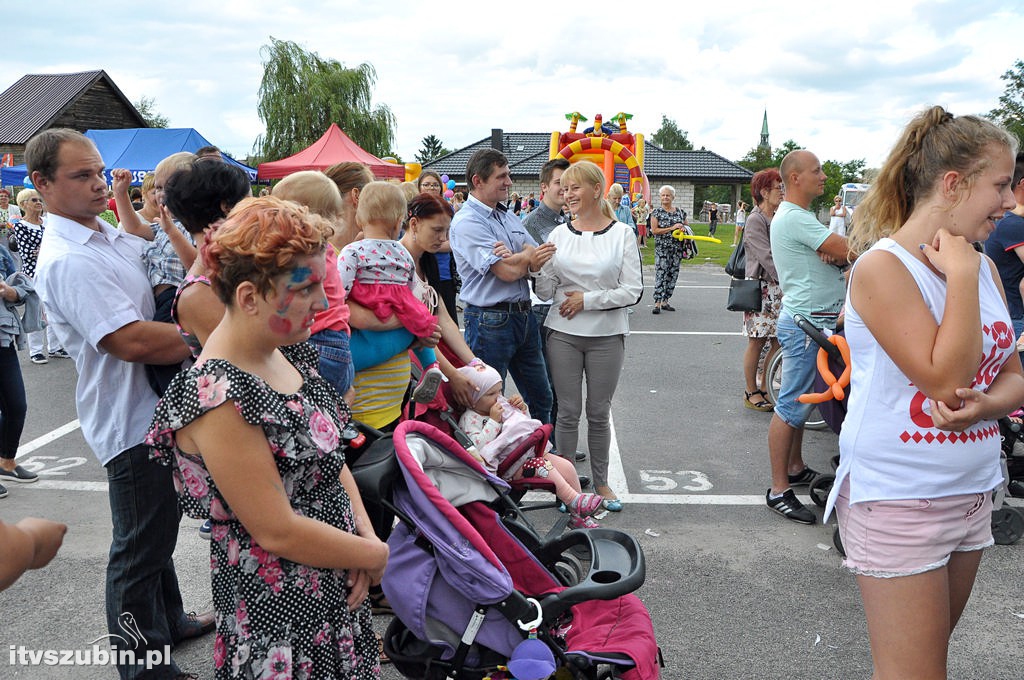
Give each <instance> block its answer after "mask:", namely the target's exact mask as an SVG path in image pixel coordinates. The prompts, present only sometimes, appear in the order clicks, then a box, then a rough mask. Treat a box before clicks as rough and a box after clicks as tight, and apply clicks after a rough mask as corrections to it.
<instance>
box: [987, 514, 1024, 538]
mask: <svg viewBox="0 0 1024 680" xmlns="http://www.w3.org/2000/svg"><path fill="white" fill-rule="evenodd" d="M1021 536H1024V514H1021V511H1020V510H1018V509H1017V508H1011V507H1010V506H1008V505H1004V506H1003V507H1001V508H997V509H996V510H993V511H992V537H993V538H994V539H995V541H996V543H998V544H999V545H1013V544H1014V543H1016V542H1017V541H1019V540H1020V538H1021Z"/></svg>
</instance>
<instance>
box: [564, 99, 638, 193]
mask: <svg viewBox="0 0 1024 680" xmlns="http://www.w3.org/2000/svg"><path fill="white" fill-rule="evenodd" d="M565 117H566V119H567V120H568V121H569V130H568V132H557V131H556V132H552V133H551V149H550V154H549V156H548V157H549V158H552V159H553V158H557V157H559V156H561V157H562V158H566V159H568V161H569V162H570V163H575V162H576V161H583V160H587V161H591V162H592V163H595V164H597V165H598V166H599V167H602V168H604V178H605V190H606V191H607V189H608V187H610V186H611V185H612V183H613V182H617V183H619V184H621V185H622V187H623V188H624V189H626V194H627V195H628V196H629V197H630V199H631V201H634V202H635V201H636V200H637V198H639V197H640V196H642V197H643V198H644V199H645V200H646V201H647V202H648V203H650V201H651V189H650V186H649V184H648V182H647V176H646V175H644V170H643V168H644V136H643V135H641V134H634V133H632V132H630V131H629V130H628V129H627V127H626V121H628V120H629V119H630V118H632V117H633V116H632V114H629V113H623V112H619V113H617V114H615V116H614V117H612V123H604V122H603V120H602V117H601V114H600V113H599V114H597V115H596V116H594V126H593V127H590V128H587V129H586V130H584V131H583V132H576V128H577V127H578V126H579V123H580V121H583V122H586V121H587V119H586V118H584V117H583V116H582V115H580V113H579V112H578V111H574V112H573V113H567V114H565ZM613 123H618V125H617V126H616V125H614V124H613Z"/></svg>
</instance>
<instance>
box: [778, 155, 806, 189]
mask: <svg viewBox="0 0 1024 680" xmlns="http://www.w3.org/2000/svg"><path fill="white" fill-rule="evenodd" d="M808 153H810V152H809V151H808V150H807V149H795V150H793V151H790V152H789V153H787V154H786V157H785V158H783V159H782V163H780V164H779V174H780V175H782V183H783V184H785V183H786V182H788V181H789V175H791V174H793V173H794V172H795V173H797V174H800V173H801V172H803V169H804V162H805V161H806V154H808Z"/></svg>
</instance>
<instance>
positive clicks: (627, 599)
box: [354, 421, 660, 680]
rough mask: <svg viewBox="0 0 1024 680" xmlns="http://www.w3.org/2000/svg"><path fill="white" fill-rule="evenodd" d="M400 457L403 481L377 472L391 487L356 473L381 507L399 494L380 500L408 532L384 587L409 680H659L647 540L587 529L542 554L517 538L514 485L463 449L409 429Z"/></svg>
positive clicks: (388, 640) (400, 665)
mask: <svg viewBox="0 0 1024 680" xmlns="http://www.w3.org/2000/svg"><path fill="white" fill-rule="evenodd" d="M394 448H395V456H394V457H393V458H392V459H391V460H392V461H393V462H392V466H393V465H397V467H398V469H399V472H398V473H397V474H396V473H394V472H384V468H385V467H386V462H385V461H383V460H381V461H378V462H376V463H375V462H373V461H367V463H366V464H367V466H369V467H374V466H376V467H379V468H380V473H379V474H376V473H374V472H373V471H372V470H367V469H364V470H362V471H354V472H356V473H357V479H358V478H360V477H362V479H363V481H364V482H369V483H368V484H366V485H365V487H364V485H363V484H362V483H361V484H360V488H361V490H364V491H365V492H367V493H369V494H370V495H373V494H375V493H377V494H386V493H387V491H390V494H389V496H388V495H383V496H382V497H381V500H382V502H384V503H385V504H388V505H390V506H391V507H392V508H393V509H394V511H395V513H396V514H397V516H398V518H399V520H400V522H399V523H398V526H396V527H395V529H394V531H393V533H392V534H391V538H390V539H389V540H388V545H389V546H390V548H391V556H390V558H389V561H388V567H387V570H386V572H385V574H384V582H383V587H384V592H385V594H386V595H387V597H388V600H389V601H390V602H391V606H392V607H393V608H394V610H395V614H396V618H395V619H394V620H393V621H392V623H391V625H390V626H389V628H388V630H387V633H386V635H385V638H384V646H385V652H386V653H387V655H388V656H389V657H390V658H391V660H392V661H393V662H394V664H395V668H396V669H397V670H398V671H399V672H401V673H402V674H403V675H405V676H406V677H410V678H474V679H477V680H480V679H482V678H485V677H491V678H494V680H497V679H498V678H502V677H504V678H512V677H518V678H521V679H526V678H529V677H535V678H538V679H539V678H545V677H548V675H549V674H550V673H553V672H554V671H555V670H556V668H557V669H559V673H561V675H559V676H558V677H571V678H577V679H580V680H584V679H587V680H596V679H607V678H623V679H624V680H654V679H656V678H658V677H659V669H658V666H659V656H660V655H659V650H658V647H657V643H656V641H655V638H654V630H653V626H652V624H651V619H650V615H649V614H648V612H647V610H646V608H645V607H644V605H643V604H642V603H641V602H640V600H639V598H637V597H636V596H635V595H632V594H631V593H632V592H633V591H634V590H636V589H637V588H639V587H640V586H641V585H642V584H643V582H644V577H645V566H644V556H643V552H642V551H641V549H640V546H639V544H638V543H637V542H636V540H635V539H633V538H632V537H630V536H629V535H627V534H625V533H623V532H620V531H613V530H609V529H590V530H577V531H570V532H568V533H566V534H563V535H562V536H560V537H558V538H557V539H554V540H552V541H550V542H548V543H544V542H543V541H542V540H538V543H537V545H539V546H540V547H539V548H537V549H536V550H534V551H533V552H531V551H530V550H528V549H527V548H526V547H524V543H523V542H522V541H520V540H519V539H518V538H516V536H517V534H520V533H521V531H522V530H523V527H522V526H518V527H516V528H515V529H510V528H509V527H507V526H506V522H507V521H508V519H507V518H508V517H509V516H514V515H515V512H516V506H515V503H514V502H513V501H512V500H511V499H510V498H509V496H508V490H509V485H508V484H507V483H506V482H505V481H503V480H501V479H500V478H498V477H496V476H494V475H491V474H489V473H488V472H487V471H486V470H484V468H483V467H482V466H481V465H480V464H479V463H478V462H477V461H476V460H475V459H473V457H472V456H470V455H469V454H468V453H466V451H465V450H464V449H463V448H462V447H461V446H459V444H458V443H456V442H455V440H454V439H452V438H451V437H449V436H448V435H446V434H444V433H443V432H441V431H440V430H438V429H437V428H435V427H433V426H431V425H428V424H426V423H422V422H416V421H406V422H404V423H402V424H401V425H399V427H398V429H397V430H396V431H395V435H394ZM374 477H377V478H380V479H386V480H387V482H386V483H382V484H378V483H374V482H373V478H374ZM385 486H387V487H390V489H387V488H385ZM388 497H390V499H391V500H390V501H389V500H387V498H388ZM510 513H511V515H510ZM521 521H523V522H525V520H521ZM527 524H528V523H527ZM534 638H535V639H534ZM524 641H525V642H524ZM537 647H540V648H541V650H540V651H541V654H540V656H541V657H545V658H546V660H545V661H544V662H543V663H542V662H540V661H538V660H537V659H536V658H535V657H536V656H537V654H536V652H537ZM524 656H525V657H527V658H523V657H524ZM516 664H520V665H519V666H518V668H517V665H516ZM523 664H525V666H524V665H523ZM538 664H540V665H539V666H538ZM544 664H552V665H551V667H550V669H549V670H548V669H547V667H546V666H545V665H544ZM524 668H531V671H530V672H532V673H534V675H532V676H531V675H530V674H529V673H528V672H524V670H522V669H524ZM537 673H543V674H537Z"/></svg>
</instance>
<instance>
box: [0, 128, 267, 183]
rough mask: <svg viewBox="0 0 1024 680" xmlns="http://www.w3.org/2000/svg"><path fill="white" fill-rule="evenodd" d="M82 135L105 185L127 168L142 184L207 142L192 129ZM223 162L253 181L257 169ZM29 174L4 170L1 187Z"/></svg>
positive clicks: (230, 160) (21, 169)
mask: <svg viewBox="0 0 1024 680" xmlns="http://www.w3.org/2000/svg"><path fill="white" fill-rule="evenodd" d="M85 136H86V137H88V138H89V139H91V140H92V141H93V142H94V143H95V144H96V148H97V149H99V151H100V156H101V157H102V158H103V162H104V163H105V164H106V166H107V167H106V169H105V170H104V173H105V174H106V176H107V184H110V183H111V177H110V171H111V170H113V169H114V168H127V169H128V170H130V171H131V173H132V184H133V185H135V186H137V185H139V184H142V179H143V177H145V176H146V173H147V172H152V171H153V169H154V168H156V165H157V163H159V162H160V161H162V160H163V159H164V158H167V157H168V156H170V155H171V154H172V153H177V152H179V151H192V152H194V151H196V150H198V149H201V148H202V147H204V146H210V142H208V141H207V140H206V138H205V137H203V136H202V135H201V134H199V133H198V132H196V131H195V129H193V128H127V129H123V130H87V131H86V133H85ZM224 160H225V162H228V163H231V164H232V165H237V166H238V167H240V168H242V169H243V170H245V172H246V174H248V175H249V180H250V181H252V182H255V181H256V169H255V168H250V167H249V166H248V165H243V164H242V163H239V162H238V161H236V160H234V159H233V158H228V157H227V156H224ZM27 175H28V171H27V169H26V167H25V166H24V165H15V166H13V167H10V168H3V170H2V171H0V186H24V184H25V178H26V176H27Z"/></svg>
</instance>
